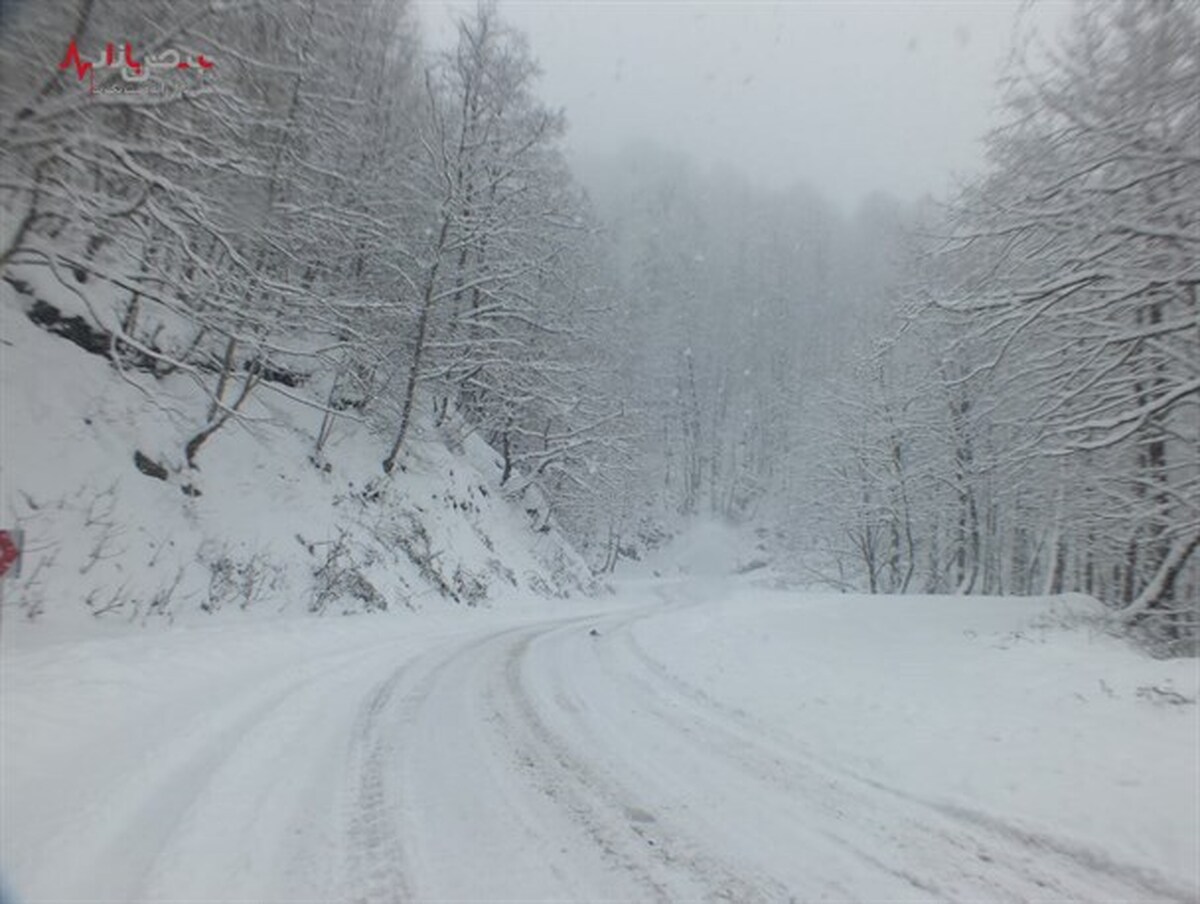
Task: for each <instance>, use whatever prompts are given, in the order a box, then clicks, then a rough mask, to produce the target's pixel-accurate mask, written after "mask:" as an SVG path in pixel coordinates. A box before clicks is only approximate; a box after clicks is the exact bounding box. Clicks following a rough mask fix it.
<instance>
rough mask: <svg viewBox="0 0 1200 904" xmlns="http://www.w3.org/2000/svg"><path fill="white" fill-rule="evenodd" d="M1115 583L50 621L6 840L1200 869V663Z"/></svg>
mask: <svg viewBox="0 0 1200 904" xmlns="http://www.w3.org/2000/svg"><path fill="white" fill-rule="evenodd" d="M1089 605H1090V604H1089V603H1088V602H1087V601H1084V600H1070V599H1057V600H1044V599H1043V600H1013V599H1004V600H994V599H949V598H919V597H913V598H904V599H897V598H887V597H875V598H856V597H846V596H837V595H821V594H799V593H785V592H779V591H770V590H766V589H763V588H762V587H761V586H758V585H756V584H754V583H752V582H751V581H749V580H748V579H746V578H741V579H735V578H730V577H722V576H719V575H706V576H704V577H696V576H692V577H686V578H671V579H669V580H667V579H664V580H658V581H652V580H645V581H640V582H635V583H628V584H626V585H624V586H623V587H621V588H620V592H619V593H618V594H617V595H616V596H615V597H612V598H608V599H606V600H603V601H596V600H571V601H556V602H547V601H545V600H540V601H536V602H532V601H531V602H530V603H529V604H528V605H527V606H524V607H522V606H521V605H520V604H515V605H513V606H511V607H508V608H504V609H501V610H491V611H485V610H457V611H447V612H443V613H434V612H426V613H423V614H420V615H413V614H409V615H376V616H364V617H357V618H341V619H322V620H304V619H293V620H287V621H275V622H269V621H259V622H241V623H239V622H235V621H232V620H230V621H226V622H224V623H217V624H213V625H211V626H188V627H179V626H176V627H174V628H168V627H165V626H159V627H157V628H153V627H152V628H151V629H148V630H146V631H142V632H138V633H136V634H130V635H126V636H120V637H102V638H96V639H91V640H78V639H75V640H65V641H57V642H55V641H44V642H37V640H36V638H35V636H34V635H33V634H32V633H31V632H26V633H25V634H24V635H23V636H22V637H21V638H20V640H21V643H20V644H19V645H15V646H14V643H13V641H12V639H11V638H8V639H7V640H6V642H7V648H6V649H5V650H4V655H3V663H2V666H0V679H2V685H0V694H2V696H0V703H2V707H0V743H2V747H0V799H2V801H3V804H2V812H0V817H2V819H0V833H2V834H0V864H2V867H3V871H4V873H5V874H6V877H7V879H8V881H9V883H10V884H11V885H12V886H13V887H14V888H15V890H16V893H17V896H18V900H20V901H28V902H37V901H60V900H88V901H99V900H104V901H121V902H130V901H182V900H190V901H234V900H238V901H256V902H257V901H262V902H265V901H318V900H320V901H366V902H376V901H379V902H383V901H398V900H404V901H412V900H417V901H424V900H480V899H483V900H501V899H503V900H549V899H554V900H638V901H646V900H658V901H681V900H731V901H755V900H760V901H786V900H797V901H821V900H830V901H850V900H858V901H884V900H887V901H930V900H944V901H968V900H970V901H1051V900H1054V901H1062V900H1074V901H1087V902H1095V901H1158V900H1167V901H1194V900H1196V898H1197V892H1198V887H1197V883H1198V869H1197V855H1196V852H1197V850H1200V818H1198V808H1200V795H1198V789H1197V771H1196V761H1197V760H1196V758H1197V744H1198V737H1197V727H1198V725H1197V707H1196V705H1195V702H1194V701H1195V698H1196V693H1197V684H1198V676H1197V667H1196V663H1194V662H1190V661H1189V662H1182V661H1176V662H1160V661H1154V660H1151V659H1148V658H1145V657H1144V656H1143V655H1141V654H1140V653H1137V652H1136V651H1133V650H1131V649H1129V648H1128V647H1126V646H1124V645H1122V644H1121V643H1119V642H1117V641H1115V640H1113V639H1111V638H1109V637H1107V636H1105V635H1103V634H1101V633H1098V632H1095V631H1094V630H1092V629H1089V627H1088V622H1087V620H1086V614H1087V610H1088V608H1089ZM1185 698H1186V699H1187V700H1188V701H1191V702H1180V701H1181V700H1183V699H1185Z"/></svg>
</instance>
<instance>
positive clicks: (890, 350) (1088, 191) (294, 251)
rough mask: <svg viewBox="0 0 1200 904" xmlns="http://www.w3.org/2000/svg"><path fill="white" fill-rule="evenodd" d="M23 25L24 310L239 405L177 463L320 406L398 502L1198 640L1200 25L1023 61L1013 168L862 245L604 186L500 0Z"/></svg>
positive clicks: (18, 62) (620, 179) (733, 187)
mask: <svg viewBox="0 0 1200 904" xmlns="http://www.w3.org/2000/svg"><path fill="white" fill-rule="evenodd" d="M4 16H5V18H4V28H3V32H2V34H0V67H2V70H0V71H2V77H0V86H2V87H0V91H2V95H0V116H2V117H3V126H2V128H0V155H2V159H3V163H4V171H3V184H2V185H0V190H2V192H3V204H4V210H5V216H4V227H5V228H4V234H3V237H2V248H0V262H2V263H0V266H3V268H4V279H5V280H6V283H7V286H8V287H9V290H10V295H9V301H8V302H7V304H9V305H15V306H17V307H19V308H20V309H21V310H23V311H24V312H25V313H26V315H27V316H28V317H29V318H30V319H32V320H34V321H35V322H36V323H39V324H40V325H41V326H43V327H44V328H50V329H59V331H60V332H64V331H65V330H64V329H62V328H61V326H62V324H65V323H68V322H69V319H70V318H71V317H81V318H82V320H80V321H78V326H77V327H72V328H71V329H74V330H75V332H74V333H73V334H72V336H73V338H74V339H75V341H76V342H77V343H79V344H80V345H82V346H83V347H85V348H86V349H87V350H88V351H91V352H93V353H95V354H98V355H100V356H102V357H105V358H107V359H108V361H109V365H110V366H111V368H112V369H113V370H114V371H115V372H117V373H118V374H120V375H121V377H122V378H123V379H125V380H127V381H129V382H130V384H131V385H134V386H136V387H137V389H138V391H139V392H141V393H143V394H145V395H147V396H148V397H150V398H154V397H155V394H156V392H157V391H158V389H157V388H158V387H159V386H160V385H162V384H163V383H164V381H167V380H168V379H172V380H174V381H175V382H176V383H178V382H180V381H181V380H182V381H185V382H186V383H187V384H188V385H189V386H190V387H191V390H192V392H193V393H194V394H196V395H198V396H199V397H202V399H203V404H200V405H191V406H189V407H188V410H187V411H186V413H184V412H182V411H175V412H174V416H173V418H172V421H173V423H174V425H175V426H176V428H177V429H178V431H179V437H178V443H177V445H176V446H175V447H172V448H161V449H155V450H152V453H147V454H148V455H151V457H156V458H157V457H160V456H161V457H162V458H163V462H162V464H160V465H158V466H159V467H165V468H168V469H173V470H174V471H176V472H178V473H181V474H185V475H186V473H187V472H188V471H190V470H192V469H196V470H198V471H199V472H201V473H202V472H203V469H204V468H205V466H206V465H207V463H208V461H211V460H212V459H213V458H218V457H220V456H221V454H222V453H221V451H220V450H219V449H216V448H213V447H212V442H213V438H214V437H216V436H219V435H221V433H223V432H224V433H228V432H230V431H232V430H234V429H236V425H237V424H238V423H239V422H240V421H247V420H249V421H253V420H255V418H254V417H249V416H248V415H247V412H248V411H249V410H250V408H249V406H250V404H251V402H252V401H253V400H254V399H255V398H256V397H264V398H265V397H270V396H282V397H284V398H288V399H298V400H301V401H302V403H303V405H304V406H305V408H306V409H307V410H308V411H309V412H310V417H309V421H310V423H309V424H307V425H306V429H307V430H308V431H309V432H310V433H311V442H310V444H309V448H307V449H306V450H304V452H305V456H306V459H307V462H308V463H309V466H311V467H315V468H322V467H326V466H328V465H331V464H332V462H331V461H330V459H331V457H332V456H331V453H330V449H329V446H328V443H329V440H330V437H331V436H334V435H336V433H337V430H338V429H339V426H340V425H343V424H345V423H347V422H353V423H355V424H361V425H365V426H366V427H367V428H369V430H370V432H371V435H373V436H375V437H376V438H377V440H378V444H379V450H380V451H379V462H380V466H379V468H378V475H377V477H376V479H375V481H374V483H373V486H374V487H388V486H393V485H397V484H399V485H402V484H403V481H404V475H403V472H404V469H405V461H406V456H407V455H408V454H409V453H410V450H411V447H412V444H413V442H414V441H415V440H416V439H417V438H418V434H420V433H422V432H426V431H428V430H429V429H431V428H448V429H451V430H452V431H457V432H458V433H460V434H461V433H469V434H471V435H473V436H476V437H479V438H481V439H482V440H483V441H484V442H486V443H487V445H488V446H489V447H490V448H491V449H492V450H495V452H496V454H497V455H498V456H499V457H500V459H501V464H500V468H501V481H500V482H501V485H502V486H503V487H504V488H505V492H506V493H507V494H508V495H509V496H510V497H512V498H516V497H519V496H521V494H523V493H528V492H530V491H534V490H535V491H536V492H537V494H538V499H539V502H538V504H537V506H536V508H537V509H538V511H539V514H538V516H537V517H538V519H539V520H540V521H541V522H542V523H543V524H549V523H550V522H551V521H552V522H553V523H554V524H555V525H556V526H557V527H559V528H561V530H562V531H563V532H564V533H565V535H566V536H567V537H568V538H569V540H570V541H571V543H573V544H574V545H575V547H576V548H577V549H578V550H579V551H580V552H581V553H582V554H583V555H584V557H585V558H586V560H587V561H588V563H589V565H590V566H591V568H592V570H593V571H594V572H596V573H605V572H610V571H612V570H613V569H614V568H616V567H617V566H618V564H619V562H620V561H621V560H622V557H639V556H641V555H642V554H643V553H644V552H646V551H647V550H649V549H651V548H653V547H654V546H655V544H656V543H659V542H661V541H662V540H663V539H665V538H666V537H668V536H669V535H671V534H672V532H674V531H675V530H677V529H678V527H679V526H680V524H681V523H684V522H685V521H686V520H687V519H689V518H693V517H695V516H698V515H705V516H718V517H720V518H723V519H727V520H728V521H730V522H732V523H734V524H738V525H744V526H747V527H748V528H750V529H753V530H755V531H757V532H758V535H759V536H760V538H761V539H762V540H763V545H764V547H766V550H767V552H766V554H767V555H769V556H770V557H772V558H773V559H777V560H779V561H780V562H786V563H787V565H788V566H789V567H790V568H792V569H794V570H795V571H796V572H797V573H798V574H802V575H804V576H806V577H807V578H808V579H817V580H822V581H826V582H830V583H832V585H833V586H836V587H839V588H842V589H861V590H869V591H871V592H889V593H890V592H911V591H920V592H959V593H988V594H1030V593H1058V592H1063V591H1080V592H1084V593H1088V594H1091V595H1093V596H1096V597H1098V598H1100V599H1102V600H1103V601H1104V602H1106V603H1108V604H1109V605H1111V606H1112V607H1114V608H1115V609H1116V610H1118V611H1119V612H1120V617H1121V618H1122V619H1123V620H1124V621H1125V622H1126V623H1127V624H1129V625H1136V626H1138V627H1139V628H1140V629H1142V630H1144V631H1146V632H1149V634H1150V635H1151V636H1152V637H1153V638H1155V639H1156V640H1158V641H1160V642H1162V643H1164V644H1166V645H1167V646H1172V645H1176V646H1178V647H1179V649H1180V650H1183V649H1184V648H1186V646H1187V645H1188V643H1189V642H1190V641H1193V640H1194V638H1195V635H1196V630H1197V609H1196V600H1197V586H1198V580H1200V577H1198V576H1200V570H1198V569H1200V566H1198V565H1197V562H1198V561H1200V559H1198V558H1197V556H1196V549H1197V544H1198V543H1200V508H1198V501H1197V500H1198V499H1200V459H1198V455H1197V443H1198V442H1200V436H1198V431H1197V424H1198V423H1200V418H1198V417H1197V407H1198V404H1200V334H1198V332H1197V307H1196V305H1197V301H1196V285H1197V274H1198V264H1197V259H1198V256H1197V245H1198V242H1200V235H1198V234H1197V231H1196V230H1197V228H1198V227H1197V216H1198V210H1197V206H1198V199H1200V165H1198V163H1197V159H1198V151H1200V125H1198V122H1197V115H1198V114H1197V111H1196V105H1195V103H1194V101H1195V97H1196V91H1197V85H1198V78H1200V76H1198V63H1197V58H1196V53H1195V48H1196V46H1197V29H1198V28H1200V25H1198V22H1197V15H1196V10H1195V8H1194V7H1193V6H1192V5H1190V4H1186V3H1176V4H1168V3H1146V2H1122V3H1113V4H1104V5H1083V6H1081V7H1080V8H1079V9H1078V10H1077V11H1076V12H1075V14H1074V16H1073V18H1071V19H1070V21H1069V22H1068V24H1067V26H1066V27H1065V28H1064V29H1063V33H1062V34H1061V35H1044V34H1029V35H1024V36H1023V37H1021V38H1020V41H1019V45H1018V46H1017V47H1016V48H1015V53H1014V57H1013V59H1012V61H1011V62H1010V63H1009V65H1008V66H1007V68H1006V77H1005V80H1004V81H1003V83H1002V85H1001V86H1000V87H999V88H998V98H999V100H1000V101H1001V103H1002V118H1001V121H1000V125H999V126H998V127H997V128H996V130H995V131H994V132H993V133H992V134H991V135H989V136H988V137H987V146H988V151H989V162H988V169H987V171H986V174H985V175H983V176H982V177H979V178H977V179H975V180H974V181H972V182H970V183H969V184H966V185H964V186H963V188H962V190H961V192H960V193H958V194H957V195H956V196H953V197H946V198H937V199H933V198H930V199H928V200H927V201H925V202H923V203H919V204H911V203H901V202H899V201H897V200H894V199H892V198H890V197H889V196H887V195H883V194H876V195H874V196H872V197H871V198H870V199H868V201H866V202H865V203H863V204H862V205H861V206H860V207H859V209H858V210H857V211H856V212H855V213H853V215H845V214H843V213H841V212H840V211H839V210H837V209H836V208H835V207H834V206H833V205H831V204H830V203H829V202H828V201H826V200H825V199H823V198H822V196H821V194H820V192H819V191H817V190H813V189H808V188H803V187H798V188H796V189H793V190H790V191H785V192H772V191H768V190H765V189H763V188H761V187H758V186H756V185H755V184H753V183H752V182H749V181H747V180H746V179H745V178H743V177H742V176H740V175H739V174H737V173H736V172H734V171H731V170H718V171H706V170H703V169H702V168H700V167H697V166H695V165H693V164H691V163H690V162H689V160H688V159H687V158H686V156H685V155H683V154H682V153H678V152H675V151H671V150H666V149H661V148H658V147H656V146H652V145H647V144H641V145H634V146H631V147H630V148H628V149H627V150H626V151H625V152H624V153H622V154H621V155H619V156H618V157H616V158H605V159H603V160H596V161H592V162H591V163H590V164H589V165H588V166H587V167H585V171H584V172H582V173H574V172H572V170H571V168H570V167H569V166H568V164H567V162H566V160H565V158H564V155H563V153H562V151H561V149H560V140H561V137H562V135H563V133H564V130H565V129H566V128H567V122H568V120H569V115H570V111H569V110H568V111H562V110H558V109H552V108H550V107H548V106H547V105H546V104H545V103H543V102H542V101H541V100H540V99H539V95H538V90H539V85H538V66H537V62H536V60H535V58H534V56H533V54H532V52H531V50H530V48H529V46H528V44H527V42H526V41H525V39H524V38H523V36H522V35H521V34H520V33H519V32H517V31H516V30H514V29H513V28H511V27H510V26H508V25H507V24H506V23H505V19H504V16H503V13H502V10H499V9H497V8H496V7H495V6H492V5H487V4H485V5H482V6H480V7H479V8H478V9H477V10H475V11H474V12H471V13H469V14H465V15H463V16H462V17H461V19H460V21H459V22H458V25H457V28H458V32H457V43H456V44H455V46H453V47H452V48H451V49H450V50H448V51H447V52H434V51H431V50H429V49H427V48H425V47H423V46H422V41H421V36H420V32H419V29H418V25H417V21H416V18H415V15H414V12H413V10H411V9H409V8H408V6H407V5H406V4H405V3H403V2H397V0H377V2H362V3H354V4H336V5H330V4H326V3H320V2H316V0H311V2H299V0H297V2H290V3H284V4H269V3H215V2H213V3H199V4H197V3H187V4H180V3H173V2H139V3H132V4H131V3H115V2H113V3H109V2H105V0H82V2H66V0H63V2H53V3H51V2H46V3H37V4H33V3H29V4H17V5H16V6H14V7H12V8H10V9H8V10H6V11H5V14H4ZM114 35H138V36H140V42H139V43H138V44H136V45H133V46H131V47H129V48H128V55H127V51H126V48H125V47H124V46H123V45H122V44H121V43H120V42H119V41H118V42H117V44H116V46H115V47H114V46H112V45H111V43H110V44H109V46H108V47H106V46H105V41H106V40H107V39H108V38H111V37H112V36H114ZM69 36H75V38H76V39H77V40H76V41H75V42H74V43H71V44H70V45H69V47H68V43H67V40H68V37H69ZM179 48H186V51H187V53H190V54H192V57H191V59H192V65H191V66H190V67H189V68H187V69H185V70H180V69H178V67H180V66H187V63H188V59H181V58H180V53H181V51H180V50H179ZM106 56H107V59H106V58H105V57H106ZM160 60H165V61H167V62H169V63H173V64H174V65H175V66H176V68H172V69H169V70H168V69H162V68H158V69H156V68H155V67H156V66H160V65H161V64H160V62H159V61H160ZM201 60H203V61H205V62H206V63H208V68H205V67H202V66H201V65H199V63H200V61H201ZM129 63H133V64H134V66H135V67H141V68H139V69H137V70H136V71H135V70H134V69H131V67H130V65H129ZM139 79H141V80H140V81H139ZM151 79H153V81H152V80H151ZM136 89H141V90H136ZM151 89H154V90H151ZM41 285H50V286H56V287H57V288H55V289H54V292H53V295H54V298H59V297H61V298H63V299H67V300H68V301H69V304H68V305H67V307H68V308H69V310H60V308H61V307H62V304H61V302H59V303H56V304H55V303H52V302H51V301H49V300H47V299H46V298H43V297H40V296H39V295H38V290H37V289H36V288H35V287H37V286H41ZM43 294H44V293H43ZM58 318H67V319H66V320H63V319H58ZM164 404H165V405H170V404H174V403H173V402H164ZM260 416H261V415H260ZM129 454H131V455H132V454H133V450H129ZM280 454H281V455H282V454H284V453H282V452H281V453H280ZM287 454H290V455H294V454H296V453H295V452H289V453H287ZM287 464H288V465H289V466H299V465H301V464H303V462H298V461H297V462H288V463H287ZM6 480H7V481H9V482H10V485H14V484H12V483H11V482H12V481H13V480H14V477H13V475H11V474H8V475H6ZM184 482H185V483H186V482H187V481H186V479H185V481H184ZM15 486H19V481H17V483H16V484H15ZM180 502H181V504H182V502H183V500H180ZM4 503H5V505H6V506H7V507H8V508H7V512H8V514H7V517H8V519H9V520H13V519H15V520H16V521H17V522H19V521H20V520H21V519H22V518H23V517H24V518H28V516H29V515H30V512H28V511H22V510H21V506H22V502H21V500H20V499H19V497H18V498H14V497H13V494H12V493H9V494H8V498H6V499H5V500H4ZM531 507H534V506H531ZM34 567H36V566H34ZM27 573H28V570H27ZM16 604H17V605H18V606H19V605H20V600H19V599H18V600H17V601H16Z"/></svg>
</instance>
